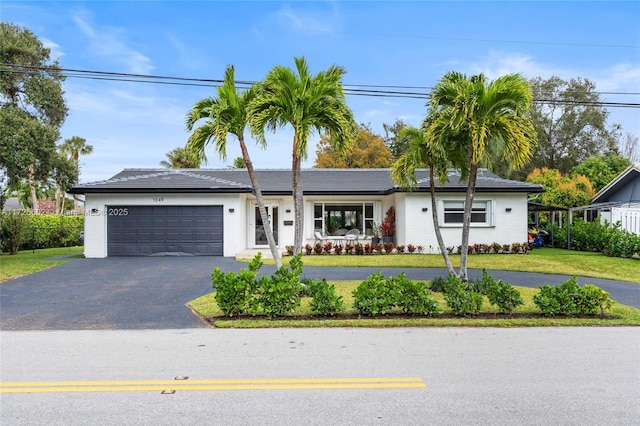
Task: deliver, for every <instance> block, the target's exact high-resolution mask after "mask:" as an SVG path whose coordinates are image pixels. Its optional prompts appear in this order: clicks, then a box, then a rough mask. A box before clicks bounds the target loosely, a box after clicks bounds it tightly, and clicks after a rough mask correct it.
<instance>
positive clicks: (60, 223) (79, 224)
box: [22, 214, 84, 250]
mask: <svg viewBox="0 0 640 426" xmlns="http://www.w3.org/2000/svg"><path fill="white" fill-rule="evenodd" d="M26 217H27V223H26V229H25V233H24V241H23V244H22V248H23V249H25V250H31V249H42V248H54V247H70V246H77V245H81V241H80V232H81V231H82V230H83V229H84V216H61V215H55V214H38V215H28V216H26Z"/></svg>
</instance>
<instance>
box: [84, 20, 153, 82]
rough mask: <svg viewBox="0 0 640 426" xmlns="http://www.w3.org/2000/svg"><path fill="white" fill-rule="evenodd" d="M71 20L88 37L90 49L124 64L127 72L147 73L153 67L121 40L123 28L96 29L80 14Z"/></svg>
mask: <svg viewBox="0 0 640 426" xmlns="http://www.w3.org/2000/svg"><path fill="white" fill-rule="evenodd" d="M73 21H74V22H75V24H76V25H77V26H78V28H80V30H81V31H82V32H83V33H84V34H85V35H86V36H87V37H88V38H89V41H90V46H89V50H90V51H92V52H95V53H97V54H98V55H99V56H101V57H104V58H107V59H110V60H115V61H116V62H119V63H121V64H123V65H125V66H126V67H127V70H128V71H129V72H132V73H135V74H149V73H150V72H151V71H152V70H153V69H154V68H155V67H154V66H153V65H152V64H151V59H149V58H148V57H147V56H145V55H144V54H142V53H140V52H138V51H137V50H135V49H133V48H131V47H129V46H128V45H127V43H126V41H125V40H123V39H124V38H125V35H126V33H125V31H124V30H122V29H119V28H112V27H102V28H97V29H96V28H94V26H92V25H91V24H90V23H89V22H87V20H86V19H85V18H83V17H82V16H80V15H75V16H73Z"/></svg>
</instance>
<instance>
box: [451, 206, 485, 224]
mask: <svg viewBox="0 0 640 426" xmlns="http://www.w3.org/2000/svg"><path fill="white" fill-rule="evenodd" d="M443 206H444V208H443V211H444V224H445V225H458V224H459V225H462V217H463V215H464V201H443ZM471 223H472V224H477V225H492V214H491V201H474V202H473V207H472V208H471Z"/></svg>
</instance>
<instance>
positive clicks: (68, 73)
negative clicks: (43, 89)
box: [0, 64, 640, 108]
mask: <svg viewBox="0 0 640 426" xmlns="http://www.w3.org/2000/svg"><path fill="white" fill-rule="evenodd" d="M0 67H6V68H0V72H2V73H14V74H27V75H37V74H40V72H47V73H51V72H52V69H51V68H50V67H39V66H31V65H20V64H0ZM56 71H59V72H60V74H61V75H62V76H63V77H65V78H79V79H87V80H102V81H120V82H129V83H147V84H162V85H171V86H192V87H216V86H218V85H220V84H222V83H223V82H224V81H223V80H220V79H204V78H187V77H172V76H161V75H146V74H131V73H119V72H110V71H92V70H81V69H73V68H58V69H56ZM235 83H236V85H237V86H239V87H240V88H245V87H246V88H248V87H250V86H251V85H253V84H255V83H256V82H255V81H247V80H236V82H235ZM366 88H370V89H366ZM388 89H397V90H388ZM400 89H402V90H400ZM410 89H413V90H410ZM431 89H432V87H429V86H400V85H373V84H345V85H344V92H345V94H347V95H352V96H368V97H381V98H408V99H423V100H427V99H429V91H430V90H431ZM422 90H424V91H422ZM554 93H559V92H551V91H544V92H542V94H543V95H545V98H541V99H534V100H533V102H535V103H541V104H554V105H582V106H602V107H609V108H640V103H637V102H604V101H575V100H564V99H547V98H546V96H548V95H553V94H554ZM594 93H596V94H598V95H619V96H620V95H624V96H638V95H640V93H635V92H594Z"/></svg>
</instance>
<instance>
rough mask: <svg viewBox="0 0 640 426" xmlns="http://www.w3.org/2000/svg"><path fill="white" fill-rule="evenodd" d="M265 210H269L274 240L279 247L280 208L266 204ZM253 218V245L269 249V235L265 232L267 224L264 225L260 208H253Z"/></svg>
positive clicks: (268, 214)
mask: <svg viewBox="0 0 640 426" xmlns="http://www.w3.org/2000/svg"><path fill="white" fill-rule="evenodd" d="M265 208H266V209H267V216H269V222H270V223H271V226H272V229H273V239H274V240H275V241H276V246H277V245H278V206H277V205H273V204H266V205H265ZM253 216H254V221H253V223H255V226H254V228H253V237H254V241H253V245H254V246H256V247H268V246H269V242H268V241H267V234H266V232H265V226H266V224H264V223H262V216H261V215H260V210H259V209H258V206H254V208H253Z"/></svg>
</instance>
